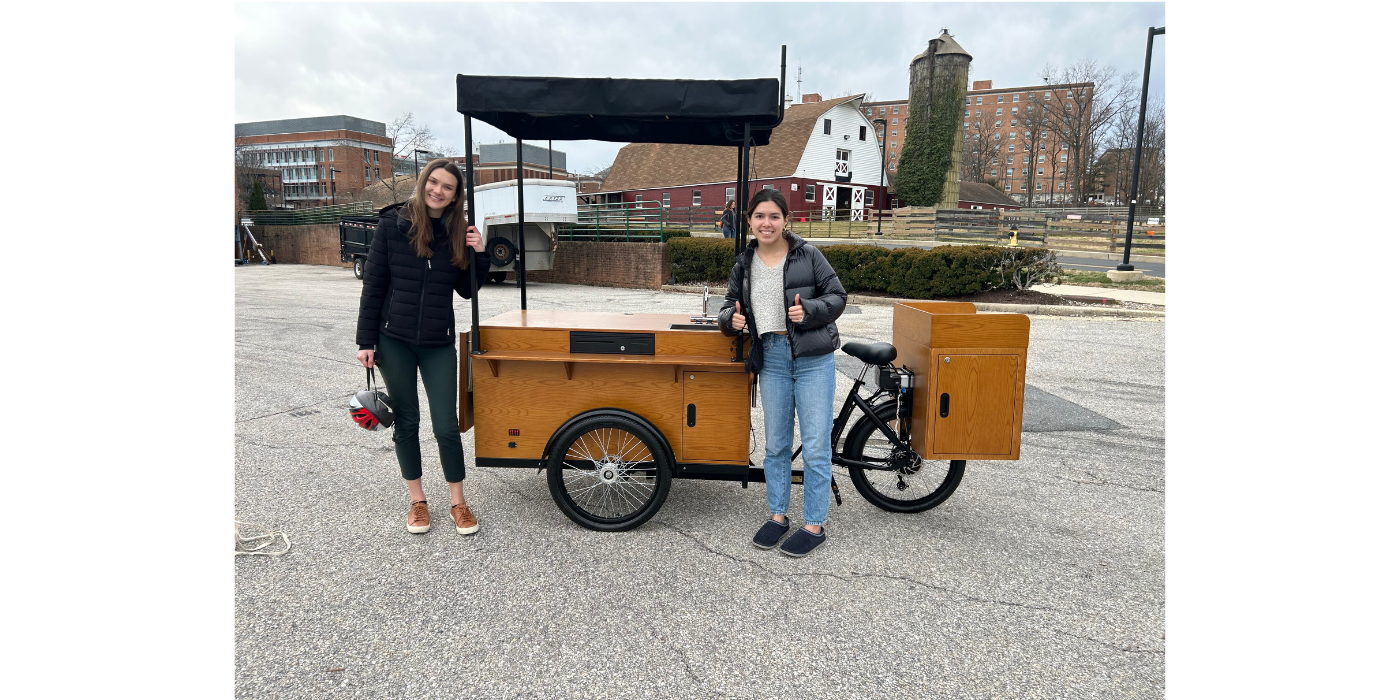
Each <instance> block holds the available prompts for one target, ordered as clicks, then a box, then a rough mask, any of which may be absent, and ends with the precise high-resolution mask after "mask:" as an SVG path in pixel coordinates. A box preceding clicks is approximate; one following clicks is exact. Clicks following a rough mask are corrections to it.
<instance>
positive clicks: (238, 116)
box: [234, 3, 1166, 171]
mask: <svg viewBox="0 0 1400 700" xmlns="http://www.w3.org/2000/svg"><path fill="white" fill-rule="evenodd" d="M1165 16H1166V10H1165V6H1164V4H1162V3H1148V4H1143V3H1112V4H1110V3H1070V4H1048V3H1029V4H1010V3H986V4H982V3H978V4H971V3H949V4H943V3H940V4H932V3H878V4H877V3H850V4H847V3H817V4H801V5H799V4H786V3H772V4H755V3H692V4H643V3H488V4H445V3H430V4H321V3H317V4H252V3H238V4H236V5H235V10H234V19H235V25H234V26H235V43H234V119H235V121H236V122H246V121H260V120H264V119H285V118H293V117H311V116H320V115H330V114H349V115H353V116H357V117H362V118H365V119H372V120H375V121H381V122H389V121H391V120H392V119H394V118H395V117H396V116H398V115H399V114H402V113H404V112H413V114H414V115H415V116H416V117H417V118H418V119H419V120H420V121H422V122H423V123H425V124H427V125H428V126H429V127H430V128H431V129H432V130H433V133H434V134H436V135H437V136H438V138H439V139H440V140H441V141H442V142H443V143H445V144H449V145H453V146H455V147H457V148H458V149H459V150H465V149H464V147H463V143H462V120H461V116H460V115H458V114H457V112H456V110H455V107H456V95H455V77H456V75H457V74H458V73H465V74H479V75H555V76H573V77H616V78H700V79H705V78H710V79H736V78H756V77H776V76H777V75H778V67H779V47H780V46H781V45H783V44H787V46H788V92H789V93H790V94H792V95H794V96H796V95H797V91H798V86H797V85H796V77H797V67H798V65H799V63H800V65H801V67H802V86H801V89H802V91H803V92H820V93H822V95H823V96H825V97H832V96H835V95H838V94H841V93H844V92H851V93H860V92H870V93H873V94H874V95H876V96H877V97H878V98H879V99H899V98H903V97H905V96H907V95H908V89H909V88H908V84H909V77H908V67H909V61H910V59H912V58H913V57H914V56H915V55H917V54H918V53H920V52H921V51H923V50H924V48H926V47H927V45H928V40H929V39H932V38H934V37H936V36H938V34H939V32H940V30H941V29H942V28H944V27H947V28H948V29H949V30H950V31H951V32H952V33H953V35H954V36H955V37H956V38H957V40H958V43H960V44H961V45H962V46H963V47H964V48H965V49H967V50H968V52H970V53H971V54H972V56H973V62H972V72H973V75H974V76H975V77H976V78H978V79H988V78H990V79H992V80H993V81H994V82H995V84H996V85H998V86H1012V85H1032V84H1036V83H1037V82H1038V81H1037V80H1036V77H1035V76H1036V75H1037V74H1038V73H1039V71H1040V69H1041V68H1042V67H1043V66H1044V65H1045V64H1047V63H1051V64H1055V65H1064V64H1068V63H1073V62H1075V61H1078V60H1081V59H1086V58H1087V59H1093V60H1096V61H1098V62H1099V63H1101V64H1108V65H1112V66H1114V67H1116V68H1117V69H1118V70H1119V71H1120V72H1123V73H1138V72H1139V71H1141V70H1142V60H1143V50H1144V48H1145V42H1146V34H1147V27H1148V26H1161V25H1163V24H1165V22H1166V19H1165ZM1165 44H1166V42H1165V41H1164V40H1162V39H1161V38H1159V39H1158V43H1157V46H1159V47H1160V48H1158V49H1157V50H1156V51H1154V54H1155V55H1154V58H1153V73H1152V75H1153V79H1152V83H1153V88H1152V92H1153V93H1154V94H1157V95H1163V94H1165V90H1164V87H1163V86H1164V85H1165V77H1166V70H1165V68H1166V66H1165ZM473 130H474V133H473V135H474V136H475V138H476V140H477V141H482V142H487V143H494V142H497V141H504V140H507V138H506V136H505V135H504V134H503V133H501V132H500V131H498V130H496V129H494V128H492V127H489V126H487V125H485V124H482V123H480V122H477V123H476V124H475V125H474V126H473ZM621 145H622V144H615V143H602V142H595V141H574V142H567V143H560V142H556V143H555V148H556V149H558V150H562V151H565V152H566V153H568V154H569V164H570V167H571V169H573V170H575V171H581V170H592V169H595V168H599V167H604V166H607V165H609V164H610V163H611V162H612V159H613V157H614V156H615V155H616V153H617V150H618V149H619V148H620V147H621Z"/></svg>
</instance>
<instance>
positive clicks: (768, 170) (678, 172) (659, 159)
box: [603, 95, 864, 192]
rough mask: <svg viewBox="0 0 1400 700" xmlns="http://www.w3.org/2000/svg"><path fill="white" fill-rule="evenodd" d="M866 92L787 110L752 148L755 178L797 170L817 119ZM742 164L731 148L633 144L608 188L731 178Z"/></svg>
mask: <svg viewBox="0 0 1400 700" xmlns="http://www.w3.org/2000/svg"><path fill="white" fill-rule="evenodd" d="M862 97H864V95H847V96H845V97H837V98H834V99H830V100H823V101H821V102H808V103H806V104H795V105H792V106H791V107H788V108H787V114H786V115H785V116H784V117H783V123H782V124H781V125H779V126H778V127H777V128H776V129H774V130H773V134H772V137H771V138H770V140H769V142H768V145H767V146H759V147H757V148H755V149H753V166H754V167H753V179H755V180H757V179H761V178H768V177H788V176H791V175H792V174H794V173H796V172H797V164H798V163H799V162H800V161H801V160H802V153H803V152H804V151H805V150H807V141H808V139H810V138H811V136H812V130H813V129H814V128H815V127H816V124H817V119H819V118H821V115H823V114H826V112H827V110H830V109H831V108H832V107H835V106H837V105H839V104H843V103H846V102H851V101H855V100H859V99H861V98H862ZM738 168H739V162H738V157H737V154H736V153H735V150H734V148H733V147H725V146H691V145H682V144H670V143H629V144H627V145H626V146H623V147H622V150H620V151H618V153H617V159H616V160H614V161H613V164H612V169H611V170H609V171H608V179H607V181H605V182H604V183H603V191H604V192H620V191H625V190H641V189H649V188H653V187H675V186H677V185H693V184H700V183H706V182H733V181H734V179H735V177H736V176H737V175H738Z"/></svg>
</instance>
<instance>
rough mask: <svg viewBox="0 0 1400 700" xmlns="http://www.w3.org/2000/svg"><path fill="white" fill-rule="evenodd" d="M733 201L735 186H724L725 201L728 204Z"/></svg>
mask: <svg viewBox="0 0 1400 700" xmlns="http://www.w3.org/2000/svg"><path fill="white" fill-rule="evenodd" d="M732 201H734V188H733V187H726V188H724V203H725V204H728V203H730V202H732Z"/></svg>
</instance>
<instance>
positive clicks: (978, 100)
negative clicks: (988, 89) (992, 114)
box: [977, 95, 982, 105]
mask: <svg viewBox="0 0 1400 700" xmlns="http://www.w3.org/2000/svg"><path fill="white" fill-rule="evenodd" d="M977 104H979V105H980V104H982V96H981V95H978V96H977Z"/></svg>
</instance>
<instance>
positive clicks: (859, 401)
mask: <svg viewBox="0 0 1400 700" xmlns="http://www.w3.org/2000/svg"><path fill="white" fill-rule="evenodd" d="M873 366H874V365H866V366H865V367H864V368H863V369H861V371H860V377H858V378H856V380H855V383H854V384H852V385H851V391H850V392H849V393H847V394H846V401H845V403H843V404H841V412H840V413H839V414H837V416H836V420H834V421H832V424H831V463H832V464H839V465H841V466H843V467H857V468H859V469H873V470H876V471H894V470H895V469H896V468H897V467H894V466H891V465H888V464H883V465H881V464H871V463H870V462H862V461H860V460H858V459H846V458H845V457H842V456H841V455H840V454H839V453H838V452H837V451H836V445H837V444H838V443H839V441H840V439H841V433H843V432H845V431H846V424H847V423H848V422H850V420H851V414H852V413H853V412H855V409H857V408H859V409H860V410H861V412H862V413H864V414H865V415H866V416H869V417H870V420H872V421H874V422H875V427H876V428H879V429H880V432H882V433H884V434H885V437H886V438H888V439H889V441H890V442H891V443H893V444H895V445H903V446H904V447H909V439H908V436H905V437H900V436H899V435H897V434H895V432H894V431H893V430H891V429H890V426H889V425H888V424H887V423H885V421H882V420H880V418H879V417H878V416H876V415H875V406H874V405H872V404H871V403H870V401H873V400H875V399H877V398H878V397H879V396H880V395H881V394H890V395H891V397H893V395H894V394H893V392H892V391H890V390H887V389H879V390H877V391H876V392H875V393H873V394H871V395H870V399H869V400H867V399H864V398H861V396H860V388H861V387H863V386H865V374H866V372H869V371H870V368H871V367H873ZM877 405H881V406H882V405H884V404H883V403H881V404H877ZM800 454H802V445H801V444H799V445H798V446H797V449H796V450H793V452H792V460H793V461H794V462H795V461H797V456H798V455H800ZM832 483H835V482H832Z"/></svg>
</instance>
